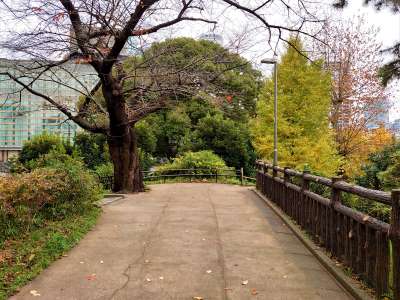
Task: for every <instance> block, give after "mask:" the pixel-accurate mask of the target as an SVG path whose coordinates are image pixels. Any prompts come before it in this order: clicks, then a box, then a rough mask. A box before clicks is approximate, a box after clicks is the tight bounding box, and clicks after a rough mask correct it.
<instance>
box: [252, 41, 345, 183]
mask: <svg viewBox="0 0 400 300" xmlns="http://www.w3.org/2000/svg"><path fill="white" fill-rule="evenodd" d="M290 42H291V44H292V45H294V46H295V48H296V49H294V48H293V47H288V48H287V50H286V53H285V54H284V55H283V56H282V58H281V62H280V63H279V64H278V163H279V165H280V166H288V167H292V168H296V169H299V170H303V169H310V170H311V171H313V172H317V173H321V174H324V175H326V176H331V175H333V174H335V173H336V172H337V171H338V169H339V166H340V158H339V156H338V154H337V151H336V146H335V143H334V137H333V133H332V130H331V128H330V126H329V119H328V117H329V110H330V87H331V84H330V80H331V76H330V74H329V73H328V72H326V71H324V70H323V68H322V62H314V63H312V62H310V61H309V60H308V59H307V58H306V57H304V56H303V55H302V54H300V53H301V51H303V50H302V49H303V48H302V44H301V42H300V41H299V40H298V39H295V38H291V40H290ZM299 52H300V53H299ZM273 109H274V108H273V81H272V80H267V82H266V84H265V87H264V88H263V90H262V92H261V94H260V96H259V100H258V103H257V116H256V117H255V118H254V119H253V120H251V121H250V128H251V133H252V139H253V145H254V147H255V149H256V151H257V153H258V155H259V156H260V157H261V158H263V159H265V160H267V161H271V160H272V157H273V121H274V120H273Z"/></svg>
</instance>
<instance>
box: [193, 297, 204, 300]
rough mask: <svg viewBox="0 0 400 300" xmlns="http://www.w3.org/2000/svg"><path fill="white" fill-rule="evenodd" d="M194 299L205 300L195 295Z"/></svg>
mask: <svg viewBox="0 0 400 300" xmlns="http://www.w3.org/2000/svg"><path fill="white" fill-rule="evenodd" d="M193 300H204V298H203V297H193Z"/></svg>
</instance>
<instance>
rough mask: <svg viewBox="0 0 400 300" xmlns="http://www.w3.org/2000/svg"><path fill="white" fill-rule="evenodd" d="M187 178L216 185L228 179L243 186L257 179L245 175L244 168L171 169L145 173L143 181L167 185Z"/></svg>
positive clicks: (190, 180)
mask: <svg viewBox="0 0 400 300" xmlns="http://www.w3.org/2000/svg"><path fill="white" fill-rule="evenodd" d="M179 178H186V179H187V180H188V181H189V182H192V181H193V180H196V179H199V178H200V179H201V178H203V179H208V180H212V181H214V180H215V182H216V183H218V182H221V181H223V180H224V179H227V178H234V179H238V180H240V183H241V185H243V184H245V183H248V182H253V184H254V181H255V180H256V179H255V178H252V177H248V176H245V175H244V172H243V168H241V169H239V170H235V169H234V168H211V169H210V168H193V169H169V170H161V171H157V170H155V171H143V179H144V180H145V181H154V180H162V182H163V183H166V181H167V180H168V179H174V180H176V179H179Z"/></svg>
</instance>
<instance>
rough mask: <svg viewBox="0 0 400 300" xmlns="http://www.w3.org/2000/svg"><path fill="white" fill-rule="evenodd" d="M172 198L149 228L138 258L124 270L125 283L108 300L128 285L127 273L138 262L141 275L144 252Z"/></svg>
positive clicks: (129, 278) (129, 279)
mask: <svg viewBox="0 0 400 300" xmlns="http://www.w3.org/2000/svg"><path fill="white" fill-rule="evenodd" d="M171 199H172V197H169V198H168V200H167V201H166V203H165V205H164V206H163V208H162V210H161V213H160V215H159V217H158V218H157V221H156V222H155V224H154V225H153V226H152V227H151V228H150V230H149V232H148V234H147V236H146V238H145V241H144V242H143V249H142V252H141V254H140V256H139V257H138V258H137V259H135V260H134V261H133V262H131V263H130V264H129V265H128V266H127V267H126V268H125V269H124V272H123V273H122V275H123V276H125V277H126V281H125V283H124V284H123V285H122V286H121V287H119V288H118V289H116V290H114V292H113V293H112V294H111V296H110V300H111V299H113V298H114V297H115V296H116V295H117V294H118V293H119V292H120V291H122V290H123V289H125V288H126V287H127V285H128V283H129V282H130V281H131V276H130V275H129V271H130V270H131V269H132V267H133V266H134V265H136V264H138V263H139V262H140V261H142V263H141V264H140V266H141V267H140V272H139V274H142V271H143V259H144V257H145V255H146V251H147V249H148V247H149V246H150V243H151V240H152V239H153V237H154V233H155V232H156V230H157V227H158V226H159V225H160V223H161V220H162V218H163V217H164V215H165V211H166V210H167V208H168V206H169V203H170V202H171Z"/></svg>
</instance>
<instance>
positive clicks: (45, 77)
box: [0, 60, 98, 161]
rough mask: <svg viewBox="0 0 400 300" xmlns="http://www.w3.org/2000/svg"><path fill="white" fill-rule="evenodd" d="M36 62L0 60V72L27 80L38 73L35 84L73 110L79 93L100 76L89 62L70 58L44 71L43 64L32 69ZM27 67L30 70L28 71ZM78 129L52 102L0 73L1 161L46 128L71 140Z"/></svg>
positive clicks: (37, 88) (83, 91) (93, 83)
mask: <svg viewBox="0 0 400 300" xmlns="http://www.w3.org/2000/svg"><path fill="white" fill-rule="evenodd" d="M33 64H34V62H30V61H17V62H15V61H9V60H0V72H4V71H7V72H10V73H11V74H13V75H17V76H19V78H21V80H22V81H23V82H24V83H26V84H27V83H28V82H32V78H35V77H37V76H39V79H38V80H36V81H35V82H34V83H33V84H32V88H33V89H34V90H35V91H38V92H39V93H42V94H44V95H47V96H49V97H51V98H52V99H54V100H55V101H57V102H58V103H61V104H62V105H64V106H67V107H68V108H70V109H71V110H72V111H73V110H75V109H76V105H77V101H78V99H79V97H80V96H81V95H82V94H87V91H88V90H90V89H91V88H92V87H93V86H94V85H95V84H96V82H97V80H98V77H97V75H96V74H95V72H94V71H93V69H92V67H91V66H90V65H88V64H81V63H74V62H69V63H66V64H64V65H62V66H61V67H58V68H57V69H54V70H51V71H46V72H44V73H43V74H41V73H40V72H41V71H42V70H41V69H40V68H39V69H38V70H37V71H35V73H32V71H31V70H32V66H33ZM24 67H25V68H24ZM24 69H26V70H29V73H26V74H25V73H24V72H23V70H24ZM39 74H40V75H39ZM77 130H79V129H78V126H77V125H76V124H75V123H73V122H72V121H70V120H67V118H66V116H65V115H64V114H62V113H61V112H60V111H59V110H58V109H56V108H55V107H53V106H52V105H51V104H50V103H49V102H47V101H46V100H44V99H43V98H41V97H40V96H37V95H34V94H32V93H30V92H29V91H27V90H26V89H24V88H23V87H22V86H21V85H19V84H18V83H16V82H15V81H14V80H12V79H10V78H8V76H7V75H0V161H5V160H7V159H8V158H9V155H10V153H12V154H15V153H16V152H17V151H18V150H20V149H21V148H22V145H23V143H24V142H25V141H27V140H30V139H31V138H32V137H33V136H35V135H37V134H40V133H42V132H44V131H46V132H49V133H54V134H59V135H60V136H62V137H63V138H65V139H69V140H71V139H73V138H74V136H75V134H76V132H77Z"/></svg>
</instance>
